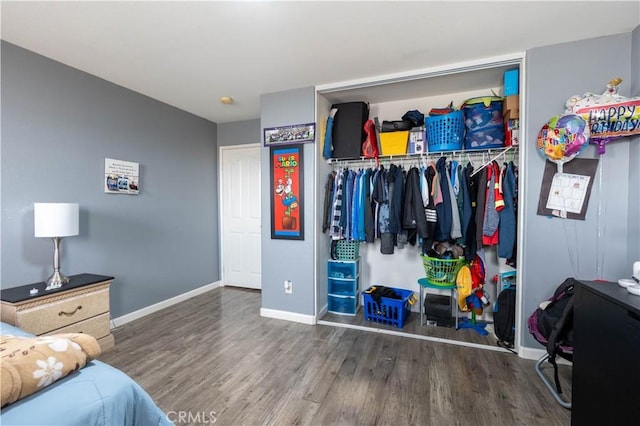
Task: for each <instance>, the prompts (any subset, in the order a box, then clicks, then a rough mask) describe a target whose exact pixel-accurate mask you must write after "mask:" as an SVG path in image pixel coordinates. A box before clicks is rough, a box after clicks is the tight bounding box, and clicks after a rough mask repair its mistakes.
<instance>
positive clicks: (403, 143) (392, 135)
mask: <svg viewBox="0 0 640 426" xmlns="http://www.w3.org/2000/svg"><path fill="white" fill-rule="evenodd" d="M408 143H409V131H408V130H406V131H405V130H403V131H399V132H384V133H380V150H381V151H382V153H381V155H402V154H406V153H407V145H408Z"/></svg>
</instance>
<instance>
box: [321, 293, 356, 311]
mask: <svg viewBox="0 0 640 426" xmlns="http://www.w3.org/2000/svg"><path fill="white" fill-rule="evenodd" d="M357 299H358V298H357V297H348V296H328V300H327V310H328V311H329V312H332V313H334V314H341V315H355V314H356V311H357V310H358V300H357Z"/></svg>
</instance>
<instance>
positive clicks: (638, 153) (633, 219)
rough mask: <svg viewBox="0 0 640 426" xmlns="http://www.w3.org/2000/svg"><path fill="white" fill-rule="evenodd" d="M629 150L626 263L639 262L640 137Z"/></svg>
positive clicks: (639, 92) (636, 70)
mask: <svg viewBox="0 0 640 426" xmlns="http://www.w3.org/2000/svg"><path fill="white" fill-rule="evenodd" d="M629 83H630V88H631V96H635V97H640V26H637V27H636V29H635V30H633V33H632V34H631V80H630V81H629ZM629 144H630V148H629V161H630V162H631V164H630V167H629V239H628V241H629V254H628V263H629V264H630V265H631V264H633V262H634V261H638V260H640V136H635V137H633V138H631V140H630V143H629Z"/></svg>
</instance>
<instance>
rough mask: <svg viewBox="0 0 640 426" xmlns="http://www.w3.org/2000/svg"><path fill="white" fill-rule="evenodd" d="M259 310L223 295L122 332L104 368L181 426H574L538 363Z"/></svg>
mask: <svg viewBox="0 0 640 426" xmlns="http://www.w3.org/2000/svg"><path fill="white" fill-rule="evenodd" d="M259 311H260V293H259V292H258V291H252V290H240V289H234V288H228V287H227V288H218V289H215V290H212V291H210V292H207V293H205V294H202V295H200V296H197V297H194V298H192V299H189V300H187V301H184V302H181V303H180V304H177V305H174V306H171V307H169V308H166V309H164V310H162V311H159V312H156V313H154V314H151V315H149V316H147V317H144V318H142V319H139V320H136V321H133V322H131V323H128V324H126V325H124V326H122V327H119V328H118V329H116V330H114V335H115V338H116V347H115V348H114V349H113V350H111V351H108V352H106V353H104V354H103V355H102V356H101V357H100V359H101V360H103V361H105V362H107V363H109V364H111V365H113V366H115V367H117V368H119V369H121V370H123V371H124V372H126V373H127V374H129V375H130V376H131V377H133V378H134V379H135V380H136V381H137V382H138V383H140V385H141V386H142V387H143V388H145V389H146V390H147V392H149V394H150V395H151V396H152V398H153V399H154V400H155V401H156V403H157V404H158V406H159V407H160V408H162V409H163V410H164V411H165V412H167V413H168V414H169V417H170V419H171V420H173V421H174V422H175V423H176V425H183V424H211V423H213V421H214V420H215V424H216V425H263V424H268V425H294V424H295V425H298V424H300V425H332V424H335V425H374V424H377V425H437V426H442V425H473V426H481V425H492V426H496V425H568V424H569V423H570V411H568V410H565V409H564V408H562V407H560V405H558V404H557V403H556V402H555V400H554V399H553V397H552V396H551V394H550V393H549V392H548V390H547V389H546V388H545V387H544V384H543V383H542V382H541V381H540V379H539V378H538V377H537V376H536V374H535V372H534V362H533V361H530V360H524V359H521V358H519V357H517V356H516V355H513V354H508V353H501V352H495V351H488V350H482V349H476V348H467V347H462V346H456V345H451V344H445V343H438V342H432V341H424V340H418V339H410V338H406V337H400V336H393V335H387V334H380V333H374V332H370V331H363V330H353V329H347V328H341V327H332V326H327V325H316V326H310V325H304V324H298V323H293V322H288V321H282V320H276V319H270V318H261V317H260V315H259ZM560 367H561V368H560V372H561V378H562V381H563V385H564V388H563V389H566V390H570V385H569V382H570V367H568V366H560ZM212 412H215V414H214V413H212ZM181 413H182V414H181ZM181 415H182V417H179V416H181Z"/></svg>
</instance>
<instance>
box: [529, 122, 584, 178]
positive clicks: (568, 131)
mask: <svg viewBox="0 0 640 426" xmlns="http://www.w3.org/2000/svg"><path fill="white" fill-rule="evenodd" d="M588 144H589V126H588V123H587V121H586V120H585V119H584V118H582V117H581V116H579V115H577V114H562V115H556V116H554V117H552V118H551V119H550V120H549V121H548V122H547V123H546V124H545V125H544V126H542V129H540V133H538V152H539V153H540V154H541V155H542V156H543V157H544V158H547V159H549V160H551V161H553V162H554V163H556V164H557V165H558V172H559V173H562V165H563V164H564V163H566V162H569V161H571V160H573V159H574V158H575V157H576V156H577V155H578V154H580V153H581V152H582V151H583V150H584V149H585V148H586V147H587V145H588Z"/></svg>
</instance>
